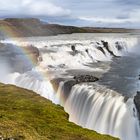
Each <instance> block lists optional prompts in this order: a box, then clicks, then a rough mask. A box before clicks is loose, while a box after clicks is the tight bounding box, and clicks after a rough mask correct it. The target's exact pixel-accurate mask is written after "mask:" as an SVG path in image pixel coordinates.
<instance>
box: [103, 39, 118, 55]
mask: <svg viewBox="0 0 140 140" xmlns="http://www.w3.org/2000/svg"><path fill="white" fill-rule="evenodd" d="M101 42H102V44H103V46H104V47H105V48H106V50H107V51H108V52H109V53H110V54H111V55H112V56H114V57H117V56H116V55H115V54H114V53H113V51H111V50H110V49H109V44H108V42H106V41H103V40H101Z"/></svg>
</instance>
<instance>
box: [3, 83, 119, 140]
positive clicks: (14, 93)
mask: <svg viewBox="0 0 140 140" xmlns="http://www.w3.org/2000/svg"><path fill="white" fill-rule="evenodd" d="M68 117H69V116H68V114H67V113H65V112H64V110H63V108H62V107H60V106H59V105H55V104H53V103H52V102H51V101H49V100H47V99H45V98H43V97H41V96H39V95H38V94H36V93H34V92H32V91H30V90H26V89H22V88H18V87H16V86H12V85H4V84H0V139H1V140H2V138H4V140H118V139H117V138H113V137H111V136H108V135H101V134H98V133H96V132H95V131H91V130H88V129H84V128H82V127H80V126H77V125H75V124H74V123H71V122H69V121H68Z"/></svg>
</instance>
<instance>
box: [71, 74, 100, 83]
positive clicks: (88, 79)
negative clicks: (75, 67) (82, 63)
mask: <svg viewBox="0 0 140 140" xmlns="http://www.w3.org/2000/svg"><path fill="white" fill-rule="evenodd" d="M73 78H74V79H75V81H76V84H78V83H82V82H96V81H98V80H99V78H97V77H95V76H92V75H77V76H74V77H73Z"/></svg>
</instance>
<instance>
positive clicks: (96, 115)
mask: <svg viewBox="0 0 140 140" xmlns="http://www.w3.org/2000/svg"><path fill="white" fill-rule="evenodd" d="M64 108H65V110H66V112H68V113H69V115H70V118H69V120H70V121H72V122H74V123H76V124H78V125H81V126H83V127H85V128H88V129H91V130H96V131H97V132H99V133H102V134H110V135H113V136H115V137H119V138H120V139H121V140H139V139H140V126H139V120H138V116H137V110H136V107H135V105H134V102H133V99H127V100H126V99H125V97H123V96H121V95H119V94H117V93H115V91H113V90H110V89H107V88H105V87H103V86H98V85H94V86H93V85H91V86H90V85H86V84H82V85H75V86H73V88H72V90H71V93H70V96H69V97H68V99H67V101H66V103H65V105H64Z"/></svg>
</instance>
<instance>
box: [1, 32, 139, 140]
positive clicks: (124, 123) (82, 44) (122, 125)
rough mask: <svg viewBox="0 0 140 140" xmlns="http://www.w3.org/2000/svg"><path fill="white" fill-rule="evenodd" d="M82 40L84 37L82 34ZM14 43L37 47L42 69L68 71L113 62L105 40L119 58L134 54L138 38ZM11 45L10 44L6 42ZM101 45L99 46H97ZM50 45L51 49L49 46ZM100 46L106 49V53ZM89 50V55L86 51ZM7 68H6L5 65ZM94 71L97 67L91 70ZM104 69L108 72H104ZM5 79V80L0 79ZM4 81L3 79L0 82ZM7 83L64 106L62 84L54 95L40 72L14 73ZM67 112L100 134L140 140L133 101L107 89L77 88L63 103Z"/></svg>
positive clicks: (81, 86) (5, 77)
mask: <svg viewBox="0 0 140 140" xmlns="http://www.w3.org/2000/svg"><path fill="white" fill-rule="evenodd" d="M80 37H81V34H80ZM34 40H36V38H35V39H33V41H29V40H28V41H27V42H13V41H12V42H11V43H13V44H16V43H18V45H27V44H33V45H35V46H36V47H37V48H38V49H39V51H40V54H41V55H42V58H43V61H42V62H41V63H40V64H39V65H38V67H41V68H42V67H43V69H45V70H46V71H47V70H48V71H49V70H50V71H51V70H53V71H54V72H56V73H57V70H58V69H59V70H61V71H62V72H63V70H64V69H75V68H78V69H83V68H85V69H86V70H87V69H88V68H89V67H87V66H85V64H87V63H92V62H97V61H111V59H112V57H113V56H111V54H110V53H109V52H108V51H107V49H106V48H104V47H103V44H102V43H101V40H105V41H107V42H108V43H109V50H110V51H112V52H113V53H114V54H115V55H116V56H121V55H124V53H125V52H127V51H128V52H131V49H133V47H134V46H135V45H136V44H137V38H133V37H132V38H129V37H128V38H116V37H114V38H108V37H106V38H96V39H95V38H94V39H89V40H82V41H81V40H65V39H64V40H51V41H44V40H45V39H44V40H43V41H39V40H40V38H39V40H38V42H36V41H34ZM116 41H117V42H119V44H120V45H121V47H122V50H118V49H117V48H116V45H115V43H116ZM5 42H6V43H7V42H8V41H6V40H5ZM97 42H98V43H97ZM73 44H74V45H75V47H76V50H78V52H79V53H78V54H76V55H72V54H71V52H72V50H71V45H73ZM46 46H47V47H46ZM99 47H101V48H102V49H103V51H104V52H105V53H103V52H102V51H101V50H100V49H99ZM86 49H88V53H87V52H86V51H85V50H86ZM2 68H3V66H2ZM91 69H92V71H93V68H91ZM103 70H104V69H103ZM0 78H1V77H0ZM0 80H1V79H0ZM1 81H2V82H4V83H9V84H15V85H17V86H20V87H23V88H26V89H30V90H33V91H35V92H37V93H38V94H40V95H41V96H43V97H45V98H47V99H50V100H51V101H53V102H54V103H56V104H58V103H59V104H62V103H61V100H62V98H63V96H62V95H61V89H62V87H63V83H62V82H61V83H60V87H59V88H58V93H57V95H56V94H55V93H54V91H53V88H52V85H51V83H50V81H49V79H47V76H46V77H45V76H41V75H40V71H34V70H32V71H30V72H25V73H24V74H19V73H13V74H10V75H9V74H8V75H7V76H6V75H5V76H3V79H2V80H1ZM63 105H64V108H65V110H66V111H67V112H68V113H69V115H70V121H73V122H75V123H77V124H79V125H81V126H83V127H86V128H89V129H93V130H97V131H98V132H100V133H104V134H110V135H113V136H117V137H119V138H121V140H139V139H140V128H139V121H138V118H137V111H136V108H135V105H134V103H133V99H129V100H128V101H126V102H125V100H124V97H123V96H121V95H118V94H116V93H114V91H112V90H109V89H106V88H104V87H103V86H97V85H96V86H87V85H75V86H74V87H73V88H72V91H71V93H70V95H69V97H68V99H67V101H66V103H64V104H63Z"/></svg>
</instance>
